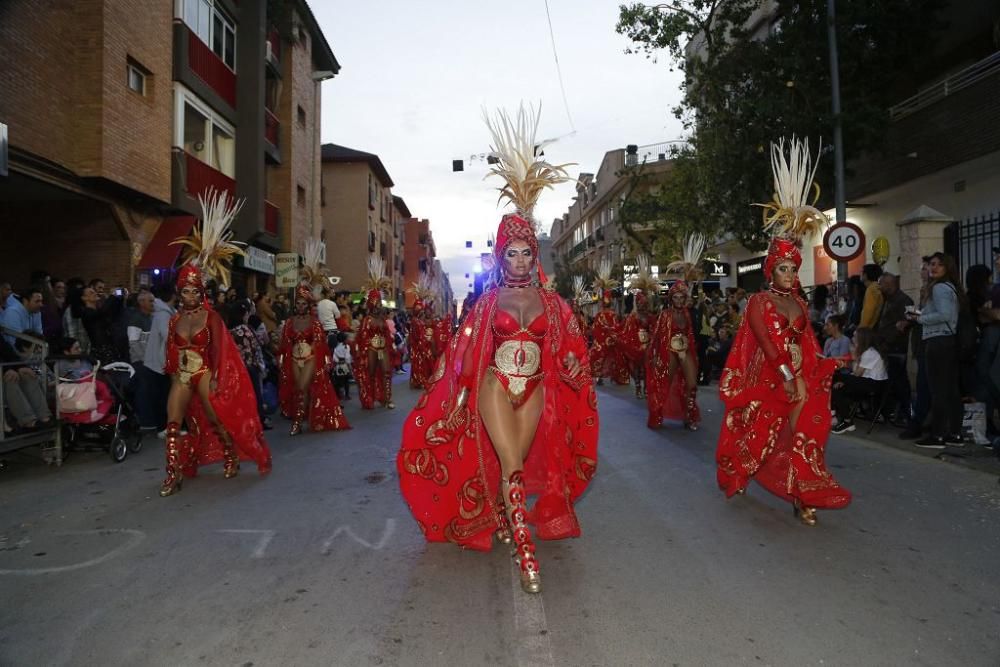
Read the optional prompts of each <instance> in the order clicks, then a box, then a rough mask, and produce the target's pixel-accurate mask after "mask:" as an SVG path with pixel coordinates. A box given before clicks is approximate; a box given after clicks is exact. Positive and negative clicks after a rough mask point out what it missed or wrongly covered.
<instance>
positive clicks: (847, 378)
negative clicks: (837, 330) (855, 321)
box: [830, 327, 889, 433]
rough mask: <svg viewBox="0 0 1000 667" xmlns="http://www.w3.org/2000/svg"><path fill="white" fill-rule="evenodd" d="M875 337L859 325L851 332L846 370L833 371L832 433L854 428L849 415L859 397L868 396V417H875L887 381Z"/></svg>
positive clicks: (886, 374) (859, 399)
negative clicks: (869, 412)
mask: <svg viewBox="0 0 1000 667" xmlns="http://www.w3.org/2000/svg"><path fill="white" fill-rule="evenodd" d="M874 342H875V339H874V334H873V332H872V330H871V329H869V328H867V327H861V328H859V329H857V330H856V331H855V332H854V341H853V342H852V343H851V357H852V358H853V360H854V361H853V363H852V366H851V372H850V373H848V374H842V375H835V376H834V382H833V395H832V397H831V399H830V403H831V404H832V406H833V409H834V412H836V413H837V423H836V424H834V426H833V429H832V430H833V432H834V433H846V432H848V431H853V430H854V422H853V421H851V418H852V416H853V414H854V412H856V405H857V403H858V402H859V401H863V400H865V399H871V400H872V401H873V403H872V404H871V405H870V406H869V408H870V410H871V417H872V419H876V418H877V417H878V412H879V411H880V410H879V409H880V407H881V403H882V400H883V396H884V394H885V389H886V387H887V383H888V381H889V374H888V372H887V371H886V365H885V359H884V358H883V356H882V354H881V353H880V352H879V351H878V349H877V348H876V347H875V345H874Z"/></svg>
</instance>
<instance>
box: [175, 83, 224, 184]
mask: <svg viewBox="0 0 1000 667" xmlns="http://www.w3.org/2000/svg"><path fill="white" fill-rule="evenodd" d="M174 102H175V105H176V106H175V109H174V118H177V119H179V123H178V124H177V126H176V127H175V128H174V145H175V146H180V147H183V148H184V151H185V152H187V153H190V154H191V155H193V156H194V157H196V158H198V159H199V160H201V161H202V162H204V163H205V164H208V165H211V166H212V167H214V168H215V169H217V170H218V171H221V172H222V173H223V174H225V175H226V176H228V177H230V178H236V139H235V136H236V133H235V132H234V130H233V128H232V126H231V125H229V123H227V122H226V121H224V120H223V119H222V118H220V117H218V116H216V115H215V113H214V112H213V111H212V110H211V108H210V107H209V106H208V105H206V104H204V103H203V102H202V101H201V100H199V99H198V98H197V97H196V96H195V95H194V94H193V93H191V92H190V91H189V90H188V89H187V88H184V87H183V86H180V85H177V86H176V88H175V89H174Z"/></svg>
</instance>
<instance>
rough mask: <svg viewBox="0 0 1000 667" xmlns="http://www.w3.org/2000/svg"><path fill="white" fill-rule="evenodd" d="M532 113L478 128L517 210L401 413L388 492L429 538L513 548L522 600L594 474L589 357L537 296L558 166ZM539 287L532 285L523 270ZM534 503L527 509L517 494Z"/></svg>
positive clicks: (551, 300)
mask: <svg viewBox="0 0 1000 667" xmlns="http://www.w3.org/2000/svg"><path fill="white" fill-rule="evenodd" d="M533 113H534V112H533V110H532V112H526V111H525V110H524V108H523V107H522V109H521V110H520V112H519V113H518V116H517V120H516V128H515V126H512V123H511V120H510V119H509V118H508V117H507V116H506V115H504V114H502V113H501V114H500V115H499V117H498V120H497V125H498V126H502V127H503V128H504V130H502V131H501V130H500V129H499V128H495V127H494V126H493V124H492V123H491V125H490V128H491V130H492V131H493V136H494V146H495V148H494V151H495V152H496V153H497V154H499V156H500V164H499V166H498V167H495V168H494V170H493V171H494V173H497V174H499V175H501V176H503V177H504V178H505V179H506V180H507V186H506V187H504V188H502V189H501V192H502V193H503V196H504V197H506V198H507V199H508V200H510V201H511V202H513V203H514V205H515V207H516V208H517V210H518V212H517V213H515V214H508V215H505V216H504V217H503V219H502V220H501V221H500V226H499V229H498V231H497V235H496V243H495V244H494V253H495V258H496V267H495V269H494V271H495V273H494V280H495V285H494V286H492V287H490V288H488V289H487V290H486V291H485V292H484V293H483V295H482V296H481V297H480V299H479V300H478V301H477V302H476V305H475V307H474V308H473V309H472V311H471V312H470V313H469V314H468V315H467V316H466V317H465V318H464V322H463V326H462V328H461V329H460V330H459V331H458V332H457V333H456V335H455V336H454V337H453V339H452V341H451V344H450V345H449V347H448V349H447V351H446V354H445V357H444V361H443V363H441V364H440V365H439V366H438V367H437V369H436V370H435V373H434V376H433V377H432V378H431V385H430V387H429V388H428V390H427V392H426V393H425V394H424V395H423V397H421V399H420V400H419V401H418V403H417V406H416V407H415V408H414V410H413V412H411V413H410V415H409V416H408V417H407V419H406V422H405V425H404V428H403V443H402V448H401V450H400V452H399V456H398V459H397V467H398V471H399V477H400V487H401V490H402V492H403V496H404V498H405V499H406V502H407V504H408V505H409V507H410V510H411V511H412V512H413V516H414V517H415V518H416V520H417V522H418V524H419V525H420V528H421V530H422V531H423V533H424V536H425V537H426V538H427V540H429V541H434V542H444V541H450V542H454V543H455V544H458V545H460V546H463V547H467V548H472V549H480V550H484V551H485V550H489V549H490V548H491V544H492V539H493V536H494V533H496V536H497V537H498V539H500V540H501V541H503V542H508V543H509V542H511V541H512V542H513V544H514V553H515V557H516V559H517V563H518V566H519V568H520V574H521V585H522V588H523V589H524V590H525V591H526V592H528V593H536V592H538V591H540V590H541V577H540V573H539V567H538V559H537V557H536V555H535V545H534V542H533V540H532V536H531V533H530V532H529V528H528V525H529V524H533V525H534V527H535V531H536V534H537V536H538V537H539V538H541V539H561V538H565V537H576V536H578V535H579V534H580V525H579V523H578V521H577V518H576V514H575V513H574V511H573V502H574V501H575V500H576V499H577V498H578V497H579V495H580V494H581V493H582V492H583V491H584V489H585V488H586V487H587V485H588V483H589V482H590V480H591V477H592V476H593V474H594V470H595V468H596V465H597V433H598V421H597V409H596V408H597V405H596V395H595V393H594V389H593V386H592V383H591V379H590V373H589V370H588V365H587V348H586V345H585V343H584V340H583V336H582V335H581V332H580V330H579V326H578V324H577V321H576V319H575V318H574V317H573V313H572V311H571V310H570V307H569V306H568V305H567V304H566V302H565V301H563V300H562V299H560V298H559V296H557V295H556V294H555V293H554V292H551V291H549V290H547V289H544V288H541V287H539V285H540V284H542V285H544V284H545V275H544V273H543V272H542V268H541V265H540V262H539V254H538V240H537V238H536V235H535V229H534V224H533V223H532V222H531V221H530V216H531V210H532V208H533V206H534V203H535V201H536V200H537V198H538V195H539V194H540V192H541V191H542V190H543V189H544V188H545V187H548V186H550V185H551V184H553V183H557V182H560V181H562V180H565V179H566V173H565V167H564V166H563V167H554V166H551V165H548V164H546V163H545V162H542V161H541V160H539V159H538V158H536V157H535V146H536V143H535V141H534V130H535V128H536V127H537V120H536V119H535V118H533V117H532V114H533ZM533 268H534V269H535V270H536V271H537V272H538V281H535V280H533V278H532V269H533ZM529 495H537V496H538V500H537V502H536V503H535V505H534V506H533V507H532V508H531V509H530V510H529V509H528V508H527V505H526V503H527V498H528V496H529Z"/></svg>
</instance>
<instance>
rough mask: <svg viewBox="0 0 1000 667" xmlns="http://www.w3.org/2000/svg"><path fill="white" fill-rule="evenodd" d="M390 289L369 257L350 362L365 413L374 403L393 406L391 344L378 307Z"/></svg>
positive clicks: (384, 314) (379, 265) (381, 268)
mask: <svg viewBox="0 0 1000 667" xmlns="http://www.w3.org/2000/svg"><path fill="white" fill-rule="evenodd" d="M391 287H392V282H391V281H390V280H389V279H388V278H386V277H385V263H384V262H383V261H382V258H381V257H376V256H375V255H371V256H369V258H368V284H367V286H366V289H367V296H366V297H365V310H366V312H365V315H364V317H363V318H362V319H361V325H360V326H359V327H358V334H357V337H356V338H355V344H356V345H357V348H358V354H357V361H355V363H354V379H355V380H357V383H358V396H359V398H360V399H361V407H362V408H364V409H365V410H372V409H374V408H375V401H378V402H379V403H381V404H382V405H384V406H385V407H387V408H389V409H390V410H391V409H393V408H395V407H396V405H395V404H394V403H393V402H392V376H393V368H392V347H393V341H392V336H391V335H390V334H389V326H388V324H386V320H387V311H386V309H385V308H384V307H383V306H382V290H384V289H388V288H391Z"/></svg>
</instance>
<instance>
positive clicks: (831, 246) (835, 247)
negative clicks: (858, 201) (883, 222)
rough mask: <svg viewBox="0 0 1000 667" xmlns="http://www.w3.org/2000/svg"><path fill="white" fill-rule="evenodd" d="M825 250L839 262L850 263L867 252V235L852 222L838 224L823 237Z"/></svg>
mask: <svg viewBox="0 0 1000 667" xmlns="http://www.w3.org/2000/svg"><path fill="white" fill-rule="evenodd" d="M823 250H825V251H826V254H827V255H828V256H829V257H830V258H831V259H834V260H836V261H838V262H849V261H851V260H852V259H854V258H855V257H857V256H858V255H860V254H861V253H863V252H864V251H865V233H864V232H863V231H861V228H860V227H858V226H857V225H855V224H854V223H851V222H838V223H837V224H835V225H834V226H833V227H830V229H828V230H826V234H824V235H823Z"/></svg>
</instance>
